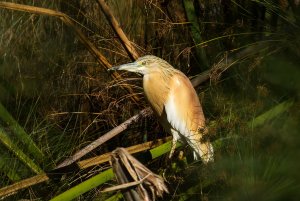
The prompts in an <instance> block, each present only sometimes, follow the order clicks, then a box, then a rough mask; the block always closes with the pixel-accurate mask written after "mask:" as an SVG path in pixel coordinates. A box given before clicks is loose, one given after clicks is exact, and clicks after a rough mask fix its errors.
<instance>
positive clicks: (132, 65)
mask: <svg viewBox="0 0 300 201" xmlns="http://www.w3.org/2000/svg"><path fill="white" fill-rule="evenodd" d="M139 67H140V64H138V63H136V62H132V63H128V64H123V65H120V66H114V67H111V68H110V69H108V71H113V70H125V71H130V72H138V71H139Z"/></svg>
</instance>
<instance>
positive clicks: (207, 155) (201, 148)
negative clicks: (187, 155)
mask: <svg viewBox="0 0 300 201" xmlns="http://www.w3.org/2000/svg"><path fill="white" fill-rule="evenodd" d="M191 147H192V148H193V150H194V151H193V154H194V159H195V160H200V159H202V161H203V163H208V162H213V161H214V149H213V146H212V144H211V143H210V142H195V143H193V144H191Z"/></svg>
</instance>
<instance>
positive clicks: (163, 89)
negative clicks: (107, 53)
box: [110, 55, 213, 163]
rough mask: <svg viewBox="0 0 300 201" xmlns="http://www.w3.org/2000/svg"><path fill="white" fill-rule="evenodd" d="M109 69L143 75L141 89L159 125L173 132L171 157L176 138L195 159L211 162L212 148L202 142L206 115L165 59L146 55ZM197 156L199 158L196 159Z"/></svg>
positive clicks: (188, 85)
mask: <svg viewBox="0 0 300 201" xmlns="http://www.w3.org/2000/svg"><path fill="white" fill-rule="evenodd" d="M110 70H125V71H130V72H136V73H140V74H142V75H143V88H144V92H145V95H146V98H147V99H148V102H149V103H150V106H151V107H152V109H153V111H154V113H155V115H156V116H157V117H158V120H159V122H160V124H161V125H162V126H163V128H164V129H165V130H166V131H167V132H168V133H170V134H172V135H173V140H172V148H171V152H170V155H169V156H170V157H172V155H173V153H174V151H175V148H176V142H177V141H178V140H179V141H181V142H183V143H185V144H188V145H189V146H190V147H191V148H192V149H193V154H194V159H195V160H199V159H200V158H201V159H202V161H203V162H204V163H207V162H209V161H213V147H212V145H211V143H210V142H208V141H204V139H203V135H204V134H206V133H207V129H206V127H205V117H204V114H203V110H202V107H201V104H200V101H199V98H198V96H197V93H196V91H195V89H194V87H193V86H192V83H191V82H190V80H189V79H188V78H187V77H186V76H185V75H184V74H183V73H182V72H181V71H179V70H177V69H175V68H173V67H172V66H171V65H170V64H169V63H168V62H166V61H165V60H163V59H160V58H158V57H156V56H152V55H147V56H143V57H140V58H138V59H137V60H136V61H135V62H133V63H128V64H124V65H120V66H116V67H113V68H111V69H110ZM199 157H200V158H199Z"/></svg>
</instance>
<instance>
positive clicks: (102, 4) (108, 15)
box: [97, 0, 139, 60]
mask: <svg viewBox="0 0 300 201" xmlns="http://www.w3.org/2000/svg"><path fill="white" fill-rule="evenodd" d="M97 2H98V3H99V5H100V8H101V10H102V11H103V13H104V15H105V17H106V19H107V21H108V22H109V24H110V25H111V27H112V28H113V30H114V32H115V33H116V34H117V36H118V38H119V39H120V41H121V43H122V45H123V47H124V48H125V50H126V52H127V53H128V55H129V56H130V58H131V59H132V60H136V59H137V58H138V57H139V54H138V53H137V51H136V49H135V48H134V46H133V45H132V44H131V42H130V40H128V38H127V36H126V35H125V33H124V31H123V30H122V29H121V27H120V24H119V23H118V21H117V20H116V18H115V17H114V15H113V14H112V12H111V10H110V9H109V7H108V5H107V4H106V3H105V1H104V0H97Z"/></svg>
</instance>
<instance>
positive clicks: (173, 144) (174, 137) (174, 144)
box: [169, 129, 179, 158]
mask: <svg viewBox="0 0 300 201" xmlns="http://www.w3.org/2000/svg"><path fill="white" fill-rule="evenodd" d="M171 133H172V135H173V139H172V147H171V151H170V154H169V158H171V157H172V156H173V154H174V152H175V149H176V143H177V141H178V139H179V135H178V132H177V131H176V130H174V129H171Z"/></svg>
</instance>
